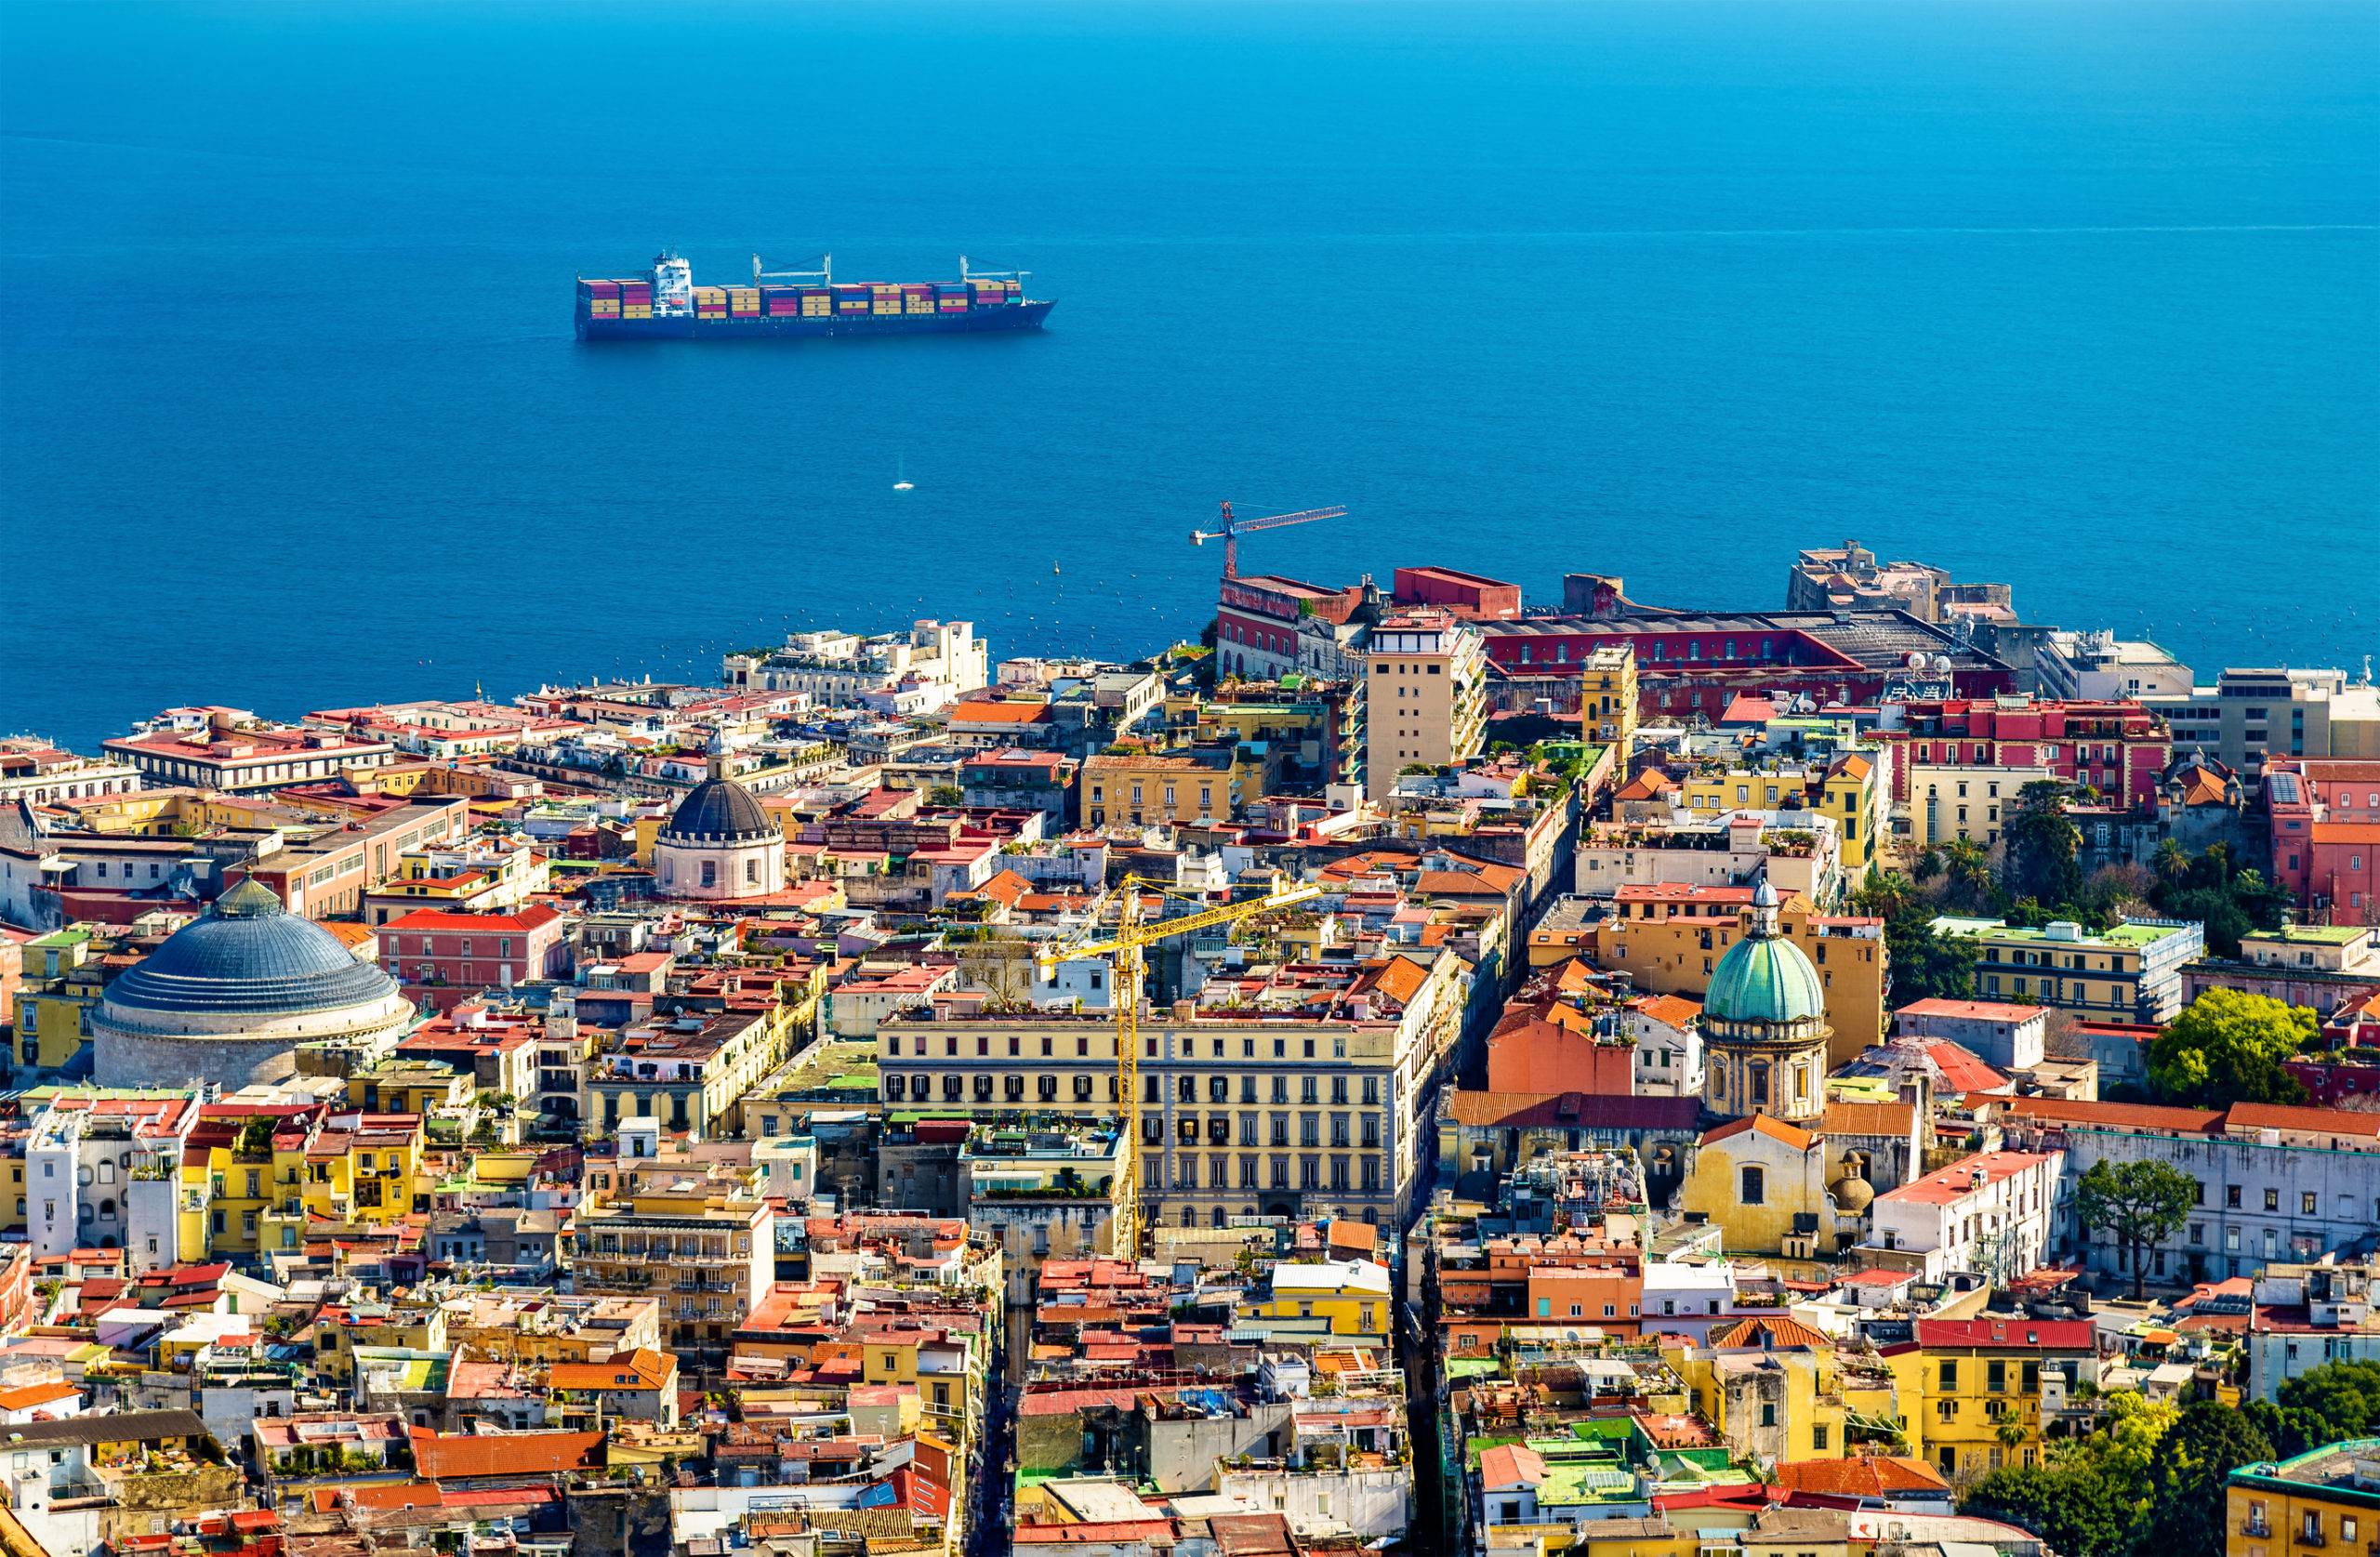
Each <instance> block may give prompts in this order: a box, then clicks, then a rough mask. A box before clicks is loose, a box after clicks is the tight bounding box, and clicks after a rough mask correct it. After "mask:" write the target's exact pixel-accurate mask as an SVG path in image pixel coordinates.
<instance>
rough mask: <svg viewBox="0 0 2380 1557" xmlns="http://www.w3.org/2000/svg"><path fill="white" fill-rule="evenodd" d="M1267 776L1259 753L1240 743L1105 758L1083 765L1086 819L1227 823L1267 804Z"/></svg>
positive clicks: (1101, 822) (1124, 753) (1098, 823)
mask: <svg viewBox="0 0 2380 1557" xmlns="http://www.w3.org/2000/svg"><path fill="white" fill-rule="evenodd" d="M1266 771H1267V770H1266V765H1265V760H1264V759H1263V757H1262V756H1260V755H1258V754H1257V753H1256V751H1255V750H1254V748H1252V747H1250V746H1246V745H1242V744H1237V743H1235V744H1231V745H1222V744H1217V745H1214V746H1177V747H1175V748H1173V749H1172V750H1170V751H1122V750H1119V751H1117V752H1115V753H1113V754H1112V755H1111V754H1104V753H1103V754H1102V755H1100V756H1098V757H1092V758H1087V759H1084V761H1083V765H1082V778H1081V781H1080V782H1081V785H1082V798H1081V800H1080V802H1079V803H1080V807H1081V813H1082V816H1083V817H1084V819H1085V820H1086V821H1087V822H1089V823H1090V825H1092V826H1095V827H1096V826H1104V825H1107V824H1109V823H1111V822H1121V823H1142V822H1190V821H1196V820H1197V819H1198V818H1200V817H1211V818H1213V819H1215V820H1217V821H1223V820H1225V819H1228V818H1229V817H1230V816H1231V815H1232V814H1233V813H1234V812H1235V811H1237V810H1238V808H1239V807H1241V806H1243V805H1246V804H1248V803H1249V802H1250V801H1252V800H1257V799H1261V798H1263V793H1264V785H1265V774H1266Z"/></svg>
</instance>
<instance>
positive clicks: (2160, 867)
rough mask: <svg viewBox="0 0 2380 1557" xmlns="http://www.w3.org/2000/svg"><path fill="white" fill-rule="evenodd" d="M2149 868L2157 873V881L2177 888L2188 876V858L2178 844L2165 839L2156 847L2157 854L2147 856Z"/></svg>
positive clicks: (2170, 839)
mask: <svg viewBox="0 0 2380 1557" xmlns="http://www.w3.org/2000/svg"><path fill="white" fill-rule="evenodd" d="M2149 869H2151V870H2153V871H2155V872H2156V873H2157V879H2158V880H2160V881H2162V882H2164V883H2165V884H2166V885H2168V886H2177V885H2179V884H2180V882H2181V879H2182V877H2185V876H2188V874H2189V870H2190V857H2189V855H2188V853H2186V852H2185V851H2183V849H2182V846H2181V845H2180V844H2178V843H2175V841H2174V840H2173V839H2172V838H2167V839H2166V840H2165V841H2164V842H2162V843H2161V844H2159V845H2158V846H2157V852H2155V853H2154V854H2151V855H2150V856H2149Z"/></svg>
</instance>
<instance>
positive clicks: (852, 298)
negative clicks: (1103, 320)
mask: <svg viewBox="0 0 2380 1557" xmlns="http://www.w3.org/2000/svg"><path fill="white" fill-rule="evenodd" d="M752 271H753V284H751V285H749V286H744V285H729V286H696V285H695V284H694V271H693V268H692V267H691V266H690V265H689V264H688V263H687V262H686V261H685V260H683V259H681V258H680V257H677V256H676V255H674V254H670V253H668V252H667V251H665V252H663V253H662V254H661V255H660V256H659V257H656V258H655V260H654V262H653V269H652V270H649V271H647V272H646V273H645V274H644V275H641V276H634V277H628V278H625V279H614V280H600V281H589V280H585V279H581V280H580V282H579V284H578V304H577V309H576V310H575V322H576V327H577V333H578V338H579V339H581V340H648V339H657V338H675V339H690V340H712V339H731V338H739V337H744V336H846V335H912V334H923V333H932V334H942V333H949V334H956V333H959V332H961V331H977V330H1038V329H1039V328H1040V327H1041V322H1042V321H1043V320H1044V319H1046V318H1048V317H1049V313H1050V310H1051V309H1052V308H1054V307H1056V306H1057V305H1056V303H1055V301H1054V300H1049V299H1044V300H1035V299H1032V298H1028V297H1025V277H1024V276H1023V275H1022V274H1017V273H1002V274H999V275H995V276H973V275H969V274H968V273H967V262H966V261H965V260H964V259H961V260H960V261H959V277H960V279H959V280H958V281H956V282H859V283H852V282H840V283H839V282H836V281H835V280H834V279H833V276H832V271H831V269H822V270H817V271H795V272H784V271H781V272H776V274H778V275H792V276H798V277H809V276H815V278H816V281H815V284H791V285H777V284H770V283H769V281H768V279H767V275H768V273H767V272H763V271H762V270H761V269H760V260H759V258H758V257H754V259H753V264H752Z"/></svg>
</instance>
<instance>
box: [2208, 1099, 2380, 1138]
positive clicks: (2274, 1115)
mask: <svg viewBox="0 0 2380 1557" xmlns="http://www.w3.org/2000/svg"><path fill="white" fill-rule="evenodd" d="M2224 1128H2225V1129H2226V1130H2227V1131H2229V1130H2243V1129H2246V1130H2295V1131H2298V1132H2300V1133H2302V1134H2308V1135H2380V1114H2350V1113H2348V1112H2347V1111H2346V1110H2345V1109H2340V1108H2291V1107H2288V1106H2286V1105H2284V1104H2281V1103H2268V1102H2235V1103H2233V1104H2232V1105H2231V1111H2230V1115H2229V1116H2228V1118H2226V1119H2225V1120H2224Z"/></svg>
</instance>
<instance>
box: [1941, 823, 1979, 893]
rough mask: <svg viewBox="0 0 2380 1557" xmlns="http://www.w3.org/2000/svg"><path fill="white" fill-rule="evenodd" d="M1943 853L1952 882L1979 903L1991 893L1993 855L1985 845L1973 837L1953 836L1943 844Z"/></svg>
mask: <svg viewBox="0 0 2380 1557" xmlns="http://www.w3.org/2000/svg"><path fill="white" fill-rule="evenodd" d="M1942 855H1943V860H1944V864H1945V866H1946V868H1947V869H1948V870H1949V871H1950V880H1951V882H1952V884H1953V885H1955V886H1956V887H1957V888H1958V889H1959V890H1960V891H1963V892H1965V893H1966V894H1967V895H1968V896H1969V897H1970V898H1971V899H1973V900H1974V901H1976V902H1978V903H1980V902H1982V901H1984V900H1986V899H1988V898H1989V897H1990V895H1991V856H1990V854H1988V853H1986V852H1985V851H1984V847H1983V845H1981V844H1979V843H1977V842H1976V840H1975V839H1973V838H1952V839H1951V840H1950V842H1949V843H1947V844H1945V845H1943V847H1942Z"/></svg>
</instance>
